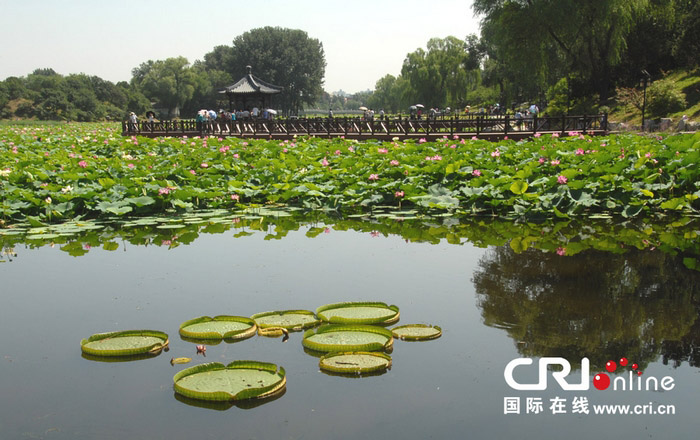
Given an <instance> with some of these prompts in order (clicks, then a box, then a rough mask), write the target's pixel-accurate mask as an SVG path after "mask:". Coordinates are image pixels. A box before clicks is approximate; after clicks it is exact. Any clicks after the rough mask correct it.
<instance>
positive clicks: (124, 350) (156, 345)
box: [80, 330, 169, 356]
mask: <svg viewBox="0 0 700 440" xmlns="http://www.w3.org/2000/svg"><path fill="white" fill-rule="evenodd" d="M168 342H169V341H168V335H167V334H166V333H163V332H159V331H156V330H125V331H119V332H109V333H98V334H95V335H92V336H90V337H89V338H88V339H83V340H82V341H81V342H80V346H81V349H82V350H83V353H87V354H90V355H93V356H133V355H137V354H143V353H151V354H156V353H160V351H161V350H162V349H163V348H165V347H167V346H168Z"/></svg>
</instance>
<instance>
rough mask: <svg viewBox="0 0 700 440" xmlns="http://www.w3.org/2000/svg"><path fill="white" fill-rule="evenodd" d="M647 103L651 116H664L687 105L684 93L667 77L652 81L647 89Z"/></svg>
mask: <svg viewBox="0 0 700 440" xmlns="http://www.w3.org/2000/svg"><path fill="white" fill-rule="evenodd" d="M647 94H648V95H647V99H648V102H647V105H648V107H649V112H650V113H651V115H652V116H656V117H664V116H668V115H669V114H670V113H673V112H677V111H680V110H682V109H683V108H685V106H686V105H687V102H686V99H685V94H684V93H683V92H682V91H681V90H680V89H679V88H678V87H677V86H676V84H674V82H673V81H670V80H668V79H661V80H658V81H654V82H653V83H652V84H651V86H650V87H649V89H648V91H647Z"/></svg>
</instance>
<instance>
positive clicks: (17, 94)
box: [0, 69, 150, 122]
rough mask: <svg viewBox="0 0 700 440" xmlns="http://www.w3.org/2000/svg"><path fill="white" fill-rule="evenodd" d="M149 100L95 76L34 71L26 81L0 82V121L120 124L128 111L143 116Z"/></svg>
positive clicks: (125, 87)
mask: <svg viewBox="0 0 700 440" xmlns="http://www.w3.org/2000/svg"><path fill="white" fill-rule="evenodd" d="M149 107H150V103H149V101H148V99H146V98H145V97H144V96H143V95H141V94H140V93H138V92H136V91H134V90H132V89H130V88H129V86H128V85H126V83H124V84H123V85H121V84H119V85H115V84H113V83H111V82H109V81H105V80H103V79H101V78H98V77H96V76H88V75H84V74H71V75H68V76H65V77H64V76H62V75H59V74H57V73H55V72H54V71H53V70H52V69H37V70H36V71H34V72H33V73H32V74H30V75H28V76H27V77H26V78H15V77H11V78H7V79H6V80H5V81H2V82H0V117H3V118H17V117H19V118H32V119H40V120H58V121H80V122H90V121H99V120H121V119H122V118H124V117H125V116H126V115H127V114H128V111H130V110H131V111H135V112H137V113H143V112H145V110H146V109H147V108H149Z"/></svg>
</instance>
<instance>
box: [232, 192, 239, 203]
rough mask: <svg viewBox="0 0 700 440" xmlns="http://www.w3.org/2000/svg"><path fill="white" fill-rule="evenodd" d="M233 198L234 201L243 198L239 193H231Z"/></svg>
mask: <svg viewBox="0 0 700 440" xmlns="http://www.w3.org/2000/svg"><path fill="white" fill-rule="evenodd" d="M231 200H233V201H234V202H238V201H240V200H241V196H239V195H238V194H231Z"/></svg>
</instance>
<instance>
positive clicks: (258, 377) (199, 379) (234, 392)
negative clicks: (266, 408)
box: [173, 361, 287, 402]
mask: <svg viewBox="0 0 700 440" xmlns="http://www.w3.org/2000/svg"><path fill="white" fill-rule="evenodd" d="M173 381H174V383H175V392H176V393H178V394H181V395H183V396H185V397H189V398H192V399H200V400H208V401H219V402H224V401H237V400H245V399H262V398H265V397H271V396H274V395H276V394H277V393H280V392H283V391H284V388H285V386H286V383H287V379H286V372H285V371H284V368H282V367H277V365H275V364H271V363H267V362H258V361H234V362H231V363H230V364H228V365H226V366H224V364H221V363H219V362H213V363H208V364H201V365H197V366H194V367H191V368H187V369H185V370H182V371H180V372H179V373H177V374H176V375H175V376H174V377H173Z"/></svg>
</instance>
